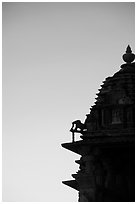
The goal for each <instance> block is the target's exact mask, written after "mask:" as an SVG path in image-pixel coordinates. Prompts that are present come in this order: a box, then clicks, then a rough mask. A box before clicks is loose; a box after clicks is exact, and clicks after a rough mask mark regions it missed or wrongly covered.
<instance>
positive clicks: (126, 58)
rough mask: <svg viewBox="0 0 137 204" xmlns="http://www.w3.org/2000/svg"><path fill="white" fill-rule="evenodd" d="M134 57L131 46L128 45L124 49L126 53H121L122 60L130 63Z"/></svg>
mask: <svg viewBox="0 0 137 204" xmlns="http://www.w3.org/2000/svg"><path fill="white" fill-rule="evenodd" d="M134 59H135V55H134V54H133V53H132V50H131V47H130V46H129V45H128V46H127V49H126V53H125V54H124V55H123V60H124V61H125V62H126V63H127V64H130V63H131V62H133V61H134Z"/></svg>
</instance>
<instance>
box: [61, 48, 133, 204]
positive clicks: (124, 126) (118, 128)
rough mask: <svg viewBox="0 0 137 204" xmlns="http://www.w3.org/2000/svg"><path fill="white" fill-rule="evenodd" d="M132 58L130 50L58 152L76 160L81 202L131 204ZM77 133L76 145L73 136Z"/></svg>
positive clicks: (71, 184)
mask: <svg viewBox="0 0 137 204" xmlns="http://www.w3.org/2000/svg"><path fill="white" fill-rule="evenodd" d="M134 58H135V55H134V54H133V53H132V51H131V48H130V46H128V47H127V50H126V53H125V54H124V55H123V60H124V61H125V64H122V65H121V69H120V70H119V71H118V72H117V73H115V74H114V75H113V76H112V77H107V78H106V80H105V81H104V82H103V85H101V87H102V88H101V89H99V93H98V94H97V98H96V99H97V100H96V102H95V105H93V106H92V107H91V108H90V114H87V117H86V120H85V122H84V124H82V123H81V121H80V120H77V121H74V122H73V123H72V128H71V130H70V131H71V132H72V142H70V143H64V144H62V146H63V147H64V148H66V149H68V150H70V151H73V152H75V153H77V154H79V155H81V158H80V160H77V161H76V163H78V164H79V165H80V167H79V171H78V172H77V173H76V174H72V177H73V178H74V179H73V180H69V181H63V183H64V184H65V185H67V186H69V187H72V188H74V189H76V190H77V191H79V201H80V202H129V201H130V202H134V201H135V63H134V62H133V61H134ZM75 133H81V136H80V137H81V139H82V140H79V141H75V140H74V136H75V135H74V134H75Z"/></svg>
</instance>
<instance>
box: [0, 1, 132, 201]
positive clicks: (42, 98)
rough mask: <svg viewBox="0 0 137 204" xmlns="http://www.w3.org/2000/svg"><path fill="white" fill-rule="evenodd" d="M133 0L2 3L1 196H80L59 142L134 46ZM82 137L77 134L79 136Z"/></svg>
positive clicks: (75, 167) (20, 198) (35, 198)
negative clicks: (71, 182) (67, 182)
mask: <svg viewBox="0 0 137 204" xmlns="http://www.w3.org/2000/svg"><path fill="white" fill-rule="evenodd" d="M134 15H135V14H134V3H129V2H128V3H120V2H117V3H92V2H90V3H66V2H65V3H46V2H45V3H9V2H7V3H6V2H4V3H3V30H2V34H3V201H7V202H8V201H12V202H15V201H48V202H49V201H53V202H56V201H58V202H60V201H64V202H65V201H66V202H67V201H69V202H73V201H77V199H78V193H77V191H75V190H73V189H71V188H69V187H67V186H65V185H63V184H62V180H69V179H71V178H72V177H71V174H73V173H75V172H76V171H77V170H78V164H76V163H75V162H74V161H75V160H77V159H79V158H80V157H79V156H78V155H77V154H75V153H72V152H70V151H67V150H65V149H63V148H62V147H61V143H65V142H70V141H71V133H70V132H69V129H70V128H71V122H72V121H74V120H76V119H80V120H81V121H82V122H84V120H85V116H86V114H88V113H89V109H90V106H91V105H93V104H94V102H95V97H96V93H97V92H98V89H99V88H100V85H101V84H102V81H103V80H104V79H105V78H106V77H108V76H112V75H113V74H114V73H115V72H116V71H118V70H119V67H120V65H121V64H122V63H123V60H122V58H121V57H122V55H123V53H124V52H125V49H126V47H127V45H128V44H130V45H131V48H132V50H133V52H134V38H135V36H134V35H135V34H134V23H135V22H134ZM77 139H79V136H77Z"/></svg>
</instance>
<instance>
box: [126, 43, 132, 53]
mask: <svg viewBox="0 0 137 204" xmlns="http://www.w3.org/2000/svg"><path fill="white" fill-rule="evenodd" d="M126 53H132V50H131V47H130V45H128V46H127V49H126Z"/></svg>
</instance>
